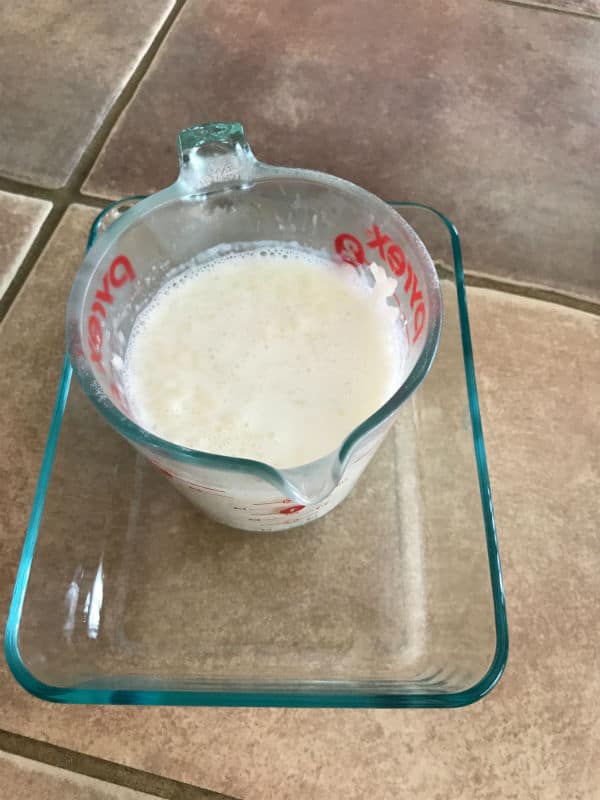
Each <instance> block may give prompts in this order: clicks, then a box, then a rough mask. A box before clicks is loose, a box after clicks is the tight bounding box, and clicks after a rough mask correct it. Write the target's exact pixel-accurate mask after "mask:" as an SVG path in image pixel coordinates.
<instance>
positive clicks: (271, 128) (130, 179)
mask: <svg viewBox="0 0 600 800" xmlns="http://www.w3.org/2000/svg"><path fill="white" fill-rule="evenodd" d="M599 49H600V26H599V25H598V24H597V23H596V22H595V21H594V20H590V19H586V18H583V17H575V16H569V15H565V14H553V13H542V12H541V11H540V10H539V9H531V8H527V7H525V6H517V5H508V4H504V3H493V2H488V3H485V2H481V0H450V2H445V3H442V4H440V3H439V2H436V0H426V2H421V3H408V4H407V3H397V2H394V0H376V2H374V3H368V4H365V3H358V4H357V3H355V2H353V0H342V2H339V1H338V0H335V2H334V0H326V2H323V1H322V0H310V2H308V3H306V2H305V3H302V4H298V3H296V2H294V0H286V1H285V2H281V3H276V4H271V5H270V6H269V8H268V10H267V8H266V7H265V6H264V4H263V3H262V2H260V0H243V1H242V2H238V3H234V4H223V3H220V2H217V0H191V2H189V3H187V4H186V6H185V8H184V10H183V12H182V14H181V16H180V18H179V19H178V21H177V23H176V25H175V26H174V28H173V30H172V31H171V33H170V34H169V36H168V38H167V40H166V41H165V43H164V45H163V47H162V48H161V51H160V52H159V54H158V57H157V59H156V60H155V62H154V64H153V66H152V68H151V70H150V71H149V73H148V75H147V76H146V77H145V79H144V81H143V83H142V84H141V87H140V89H139V90H138V92H137V94H136V96H135V98H134V99H133V101H132V102H131V104H130V105H129V107H128V108H127V110H126V112H125V113H124V115H123V116H122V117H121V119H120V120H119V123H118V125H117V126H116V128H115V130H114V131H113V133H112V134H111V137H110V139H109V141H108V143H107V145H106V146H105V148H104V150H103V152H102V153H101V155H100V157H99V159H98V162H97V164H96V166H95V168H94V170H93V172H92V174H91V177H90V178H89V180H88V182H87V184H86V189H87V190H88V191H91V192H94V193H97V194H101V195H102V196H108V197H122V196H124V195H129V194H137V193H146V192H149V191H151V190H154V189H156V188H159V187H162V186H164V185H166V184H167V183H169V182H170V181H172V180H173V179H174V177H175V175H176V154H175V147H174V140H175V135H176V132H177V130H178V129H179V128H183V127H185V126H188V125H190V124H192V123H198V122H206V121H209V120H214V119H239V120H240V121H242V122H243V123H244V124H245V126H246V129H247V133H248V136H249V139H250V142H251V144H252V146H253V147H254V149H255V152H256V154H257V155H258V156H259V157H260V158H262V159H264V160H265V161H267V162H272V163H280V164H293V165H296V166H306V167H312V168H316V169H322V170H326V171H330V172H333V173H335V174H337V175H340V176H342V177H344V178H349V179H350V180H353V181H355V182H357V183H358V184H360V185H362V186H365V187H366V188H368V189H370V190H372V191H374V192H375V193H376V194H379V195H380V196H382V197H384V198H386V199H396V200H398V199H402V200H416V201H420V202H424V203H429V204H431V205H433V206H435V207H437V208H439V209H440V210H442V211H444V212H446V213H447V214H448V215H449V216H450V217H451V218H452V219H453V220H454V222H455V223H456V225H457V226H458V228H459V230H460V232H461V234H462V236H463V243H464V250H465V264H466V268H467V269H472V270H478V271H481V272H485V273H491V274H494V275H499V276H501V277H503V278H508V279H513V280H517V281H530V282H534V283H538V284H541V285H544V286H549V287H554V288H556V289H560V290H564V291H566V292H570V293H573V294H581V295H584V296H589V297H594V298H596V299H600V270H599V268H598V259H599V257H600V255H599V253H600V249H599V240H598V226H597V219H596V209H597V207H598V205H599V204H600V173H599V171H598V170H596V169H593V168H591V165H592V164H594V163H597V162H598V161H599V160H600V144H599V141H598V137H597V130H598V127H599V126H600V94H599V84H598V63H597V54H598V51H599ZM428 243H429V242H428ZM431 245H432V247H433V249H435V246H436V245H437V239H436V237H435V235H434V237H433V239H432V241H431Z"/></svg>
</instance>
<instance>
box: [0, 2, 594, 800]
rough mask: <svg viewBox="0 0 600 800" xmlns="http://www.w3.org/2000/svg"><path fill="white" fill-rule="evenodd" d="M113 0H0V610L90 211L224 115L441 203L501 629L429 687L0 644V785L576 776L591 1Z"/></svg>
mask: <svg viewBox="0 0 600 800" xmlns="http://www.w3.org/2000/svg"><path fill="white" fill-rule="evenodd" d="M114 5H115V4H114V3H112V4H111V3H105V4H104V5H103V10H99V9H96V8H95V7H91V6H89V4H86V5H84V4H81V9H79V8H78V6H79V4H78V3H76V4H73V3H70V2H69V3H67V2H65V1H64V0H49V2H47V3H44V4H42V5H40V4H39V3H33V2H30V3H25V5H23V4H20V5H19V7H18V10H16V7H15V10H8V7H7V9H6V10H3V11H2V12H0V16H1V17H2V18H1V19H0V74H2V76H3V78H4V80H3V87H6V88H5V91H4V92H3V93H2V94H0V115H1V117H2V120H3V124H2V126H0V295H1V298H0V313H1V314H2V316H3V321H2V322H1V323H0V363H1V364H2V370H1V371H0V392H1V395H2V397H3V413H2V415H0V442H1V443H2V449H3V452H4V453H8V454H10V457H9V458H6V457H5V458H4V459H3V460H2V465H1V466H0V470H1V473H2V475H1V480H0V609H1V611H2V615H3V617H5V614H6V610H7V608H8V603H9V600H10V593H11V588H12V583H13V580H14V575H15V571H16V566H17V563H18V559H19V555H20V549H21V546H22V542H23V534H24V530H25V527H26V524H27V519H28V514H29V509H30V507H31V501H32V497H33V492H34V487H35V481H36V476H37V471H38V468H39V463H40V457H41V452H42V449H43V445H44V441H45V436H46V431H47V426H48V422H49V418H50V414H51V406H52V400H53V395H54V391H55V387H56V382H57V379H58V375H59V372H60V368H61V361H62V352H63V335H64V334H63V313H64V302H65V299H66V293H67V291H68V286H69V282H70V280H71V277H72V275H73V273H74V271H75V270H76V268H77V266H78V263H79V261H80V259H81V255H82V251H83V248H84V245H85V238H86V234H87V229H88V227H89V224H90V221H91V220H92V219H93V217H94V215H95V214H96V213H97V210H98V207H99V206H102V205H104V204H105V203H106V200H107V199H110V198H115V197H119V196H125V195H130V194H134V193H138V192H147V191H150V190H153V189H155V188H158V187H160V186H162V185H164V184H166V183H167V182H169V181H170V180H171V179H172V178H173V177H174V172H175V165H176V159H175V152H174V136H175V133H176V131H177V130H178V129H179V128H181V127H185V126H186V125H188V124H192V123H194V122H199V121H206V120H208V119H215V118H225V119H232V118H239V119H241V120H242V121H243V122H244V123H245V125H246V127H247V131H248V135H249V139H250V141H251V143H252V145H253V147H254V149H255V151H256V153H257V154H258V155H259V157H261V158H263V159H264V160H266V161H270V162H275V163H278V162H279V163H289V164H297V165H302V166H308V167H315V168H319V169H324V170H327V171H331V172H334V173H337V174H339V175H341V176H343V177H346V178H349V179H351V180H355V181H356V182H358V183H360V184H362V185H364V186H365V187H367V188H369V189H371V190H373V191H375V192H376V193H378V194H380V195H381V196H383V197H386V198H388V199H398V198H410V199H413V200H420V201H424V202H428V203H430V204H432V205H434V206H437V207H439V208H441V209H442V210H444V211H446V212H447V213H448V214H449V215H450V216H451V217H452V218H453V219H454V220H455V221H456V222H457V224H458V227H459V229H460V231H461V234H462V237H463V241H464V244H465V265H466V268H467V270H468V271H470V273H471V274H472V281H471V282H472V283H477V284H478V286H477V288H471V289H470V290H469V308H470V315H471V323H472V333H473V340H474V348H475V359H476V366H477V371H478V383H479V390H480V398H481V403H482V414H483V423H484V430H485V434H486V440H487V449H488V460H489V467H490V474H491V483H492V490H493V493H494V499H495V506H496V516H497V523H498V530H499V538H500V548H501V555H502V559H503V566H504V577H505V583H506V594H507V604H508V613H509V628H510V634H511V654H510V659H509V664H508V668H507V671H506V674H505V676H504V677H503V679H502V680H501V682H500V684H499V686H498V687H497V688H496V689H495V690H494V692H493V693H492V694H491V695H490V696H489V697H487V698H486V699H484V700H483V701H482V702H481V703H479V704H476V705H474V706H472V707H469V708H466V709H459V710H454V711H445V710H443V711H441V710H427V711H424V710H419V711H417V710H415V711H375V710H373V711H343V710H342V711H339V710H336V711H334V710H291V709H288V710H286V709H278V710H274V709H259V710H258V709H221V708H213V709H183V708H179V709H174V708H162V709H160V708H152V709H148V708H97V707H66V706H53V705H49V704H46V703H43V702H41V701H39V700H35V699H34V698H32V697H30V696H28V695H26V693H25V692H24V691H23V690H22V689H21V688H20V687H19V686H18V685H17V684H16V683H15V681H14V680H13V679H12V677H11V676H10V675H9V672H8V669H7V667H6V665H5V664H4V663H3V664H2V665H1V666H0V787H2V789H0V796H4V795H3V794H2V792H3V791H6V792H7V795H6V796H10V797H14V798H20V797H26V796H36V797H40V798H43V797H47V798H50V799H52V798H54V797H58V796H61V797H81V796H85V797H98V798H113V797H114V798H117V797H118V798H127V800H129V798H131V800H133V798H137V797H140V798H141V797H143V796H144V794H143V793H142V792H149V793H151V794H154V795H155V796H160V797H181V798H185V797H210V796H214V795H212V792H210V791H208V790H213V791H215V792H220V793H224V794H225V795H231V796H235V797H239V798H244V800H259V798H260V799H261V800H262V798H270V797H273V798H275V797H276V798H290V800H295V799H296V798H306V797H310V798H318V799H319V800H320V798H344V800H346V799H349V798H373V800H379V798H392V797H393V798H399V797H406V798H427V800H429V799H430V798H435V797H438V798H444V800H447V799H449V800H450V799H453V798H456V799H457V800H458V798H461V799H462V798H470V797H476V798H487V797H489V798H492V797H493V798H496V797H514V798H543V800H550V799H553V798H557V799H558V798H560V799H561V800H562V799H563V798H567V797H568V798H573V799H576V798H580V799H581V800H588V798H596V797H597V798H600V759H599V758H598V753H599V752H600V722H599V720H600V715H599V714H598V699H597V698H598V695H599V693H600V677H599V673H598V663H599V659H600V645H599V642H600V589H599V585H598V579H597V576H598V572H599V570H600V540H599V539H598V522H599V519H600V502H599V501H598V497H599V496H600V355H599V354H600V318H599V317H600V240H599V238H598V237H599V233H598V231H599V228H598V224H597V216H598V208H599V207H600V172H599V171H598V169H597V165H598V163H599V160H600V159H599V157H600V145H599V144H598V141H599V139H598V135H597V131H598V129H600V83H599V81H598V75H599V74H600V55H599V54H600V6H599V5H598V3H597V2H595V0H581V2H579V0H563V2H560V0H557V1H556V2H552V3H543V2H539V3H505V2H500V0H489V1H487V0H464V1H462V2H458V0H456V2H454V1H453V0H447V2H443V3H442V2H434V1H433V0H431V2H429V0H428V1H427V2H423V3H419V4H417V3H414V4H408V3H405V4H403V3H394V2H391V1H390V0H377V2H375V3H371V4H368V5H365V4H355V3H352V2H351V1H350V0H344V2H342V3H340V2H336V3H332V2H314V3H313V2H310V3H305V4H297V3H293V2H291V1H290V2H288V0H286V1H285V2H283V3H275V2H272V3H261V2H258V0H245V1H242V2H239V3H233V4H229V5H227V6H223V4H220V3H216V2H212V0H203V1H202V2H201V1H200V0H186V2H181V1H178V2H170V1H169V0H152V2H146V3H137V2H136V3H132V4H131V3H130V4H129V6H128V9H127V16H126V18H124V17H123V13H122V10H119V11H118V12H117V10H116V6H115V7H114V8H112V6H114ZM76 6H77V8H76ZM119 9H121V7H120V6H119ZM323 76H327V79H326V80H325V79H324V77H323ZM349 131H351V135H349ZM6 787H10V791H9V790H8V789H7V788H6ZM199 787H206V791H204V790H201V789H200V788H199ZM146 796H147V795H146Z"/></svg>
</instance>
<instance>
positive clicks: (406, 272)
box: [335, 224, 427, 344]
mask: <svg viewBox="0 0 600 800" xmlns="http://www.w3.org/2000/svg"><path fill="white" fill-rule="evenodd" d="M366 237H367V238H366V242H367V247H370V248H371V249H372V250H376V251H377V253H378V255H379V257H380V258H381V259H382V260H383V261H385V262H386V263H387V265H388V267H389V268H390V271H391V272H392V273H393V274H394V275H396V276H397V277H399V278H401V277H404V284H403V287H402V288H403V289H404V294H406V295H407V297H408V302H409V306H410V310H411V311H412V312H413V314H412V342H413V344H414V343H415V342H416V341H417V339H418V338H419V337H420V336H421V334H422V333H423V329H424V328H425V319H426V316H427V310H426V307H425V300H424V298H423V293H422V292H421V290H420V288H419V279H418V278H417V275H416V273H415V271H414V269H413V266H412V264H411V263H410V261H409V260H408V259H407V257H406V253H405V252H404V250H403V249H402V248H401V247H400V245H399V244H396V243H395V242H393V241H392V239H391V237H390V236H388V234H387V233H384V232H383V231H382V230H381V228H380V227H379V225H375V224H374V225H373V227H372V228H369V229H368V230H367V232H366ZM335 250H336V253H338V254H339V255H340V256H341V257H342V259H343V260H344V261H346V262H347V263H348V264H352V266H354V267H358V266H360V265H361V264H365V263H366V257H365V248H364V247H363V244H362V242H361V241H360V239H357V238H356V236H354V235H353V234H351V233H340V234H339V235H338V236H336V238H335ZM394 299H395V300H396V302H397V303H398V306H401V304H400V301H399V299H398V297H397V296H396V295H394Z"/></svg>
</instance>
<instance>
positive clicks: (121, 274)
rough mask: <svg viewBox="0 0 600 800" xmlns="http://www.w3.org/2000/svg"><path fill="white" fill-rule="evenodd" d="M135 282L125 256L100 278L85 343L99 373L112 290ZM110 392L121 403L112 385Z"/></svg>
mask: <svg viewBox="0 0 600 800" xmlns="http://www.w3.org/2000/svg"><path fill="white" fill-rule="evenodd" d="M133 280H135V270H134V268H133V266H132V264H131V261H130V260H129V259H128V258H127V256H124V255H119V256H117V257H116V258H115V259H114V260H113V261H112V263H111V265H110V267H109V268H108V269H107V270H106V272H105V273H104V275H103V276H102V288H101V289H98V290H97V291H96V294H95V295H94V302H93V303H92V308H91V311H90V315H89V317H88V320H87V341H88V346H89V348H90V359H91V361H92V363H93V364H95V365H96V366H97V368H98V369H99V370H100V371H101V372H105V371H106V370H105V368H104V364H103V362H102V340H103V337H104V321H105V320H106V317H107V308H108V307H109V306H112V304H113V303H114V299H115V298H114V295H113V290H114V289H120V288H121V286H124V285H125V284H126V283H128V282H129V281H133ZM110 389H111V392H112V394H113V396H114V398H115V400H117V402H121V397H120V393H119V390H118V388H117V387H116V385H115V384H114V383H113V384H112V385H111V387H110Z"/></svg>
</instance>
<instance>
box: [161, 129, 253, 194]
mask: <svg viewBox="0 0 600 800" xmlns="http://www.w3.org/2000/svg"><path fill="white" fill-rule="evenodd" d="M177 151H178V153H179V168H180V170H179V180H180V181H181V182H183V183H185V184H186V188H189V189H190V190H192V191H194V192H205V191H206V190H207V189H209V188H211V187H213V186H218V185H222V184H226V183H232V182H233V183H241V184H244V183H249V182H250V181H251V179H252V174H253V173H254V171H255V169H256V166H257V164H258V162H257V160H256V158H255V156H254V153H253V152H252V150H251V149H250V145H249V144H248V142H247V141H246V135H245V134H244V128H243V127H242V125H241V124H240V123H239V122H208V123H207V124H206V125H194V126H193V127H192V128H186V129H185V130H183V131H180V132H179V134H178V135H177Z"/></svg>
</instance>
